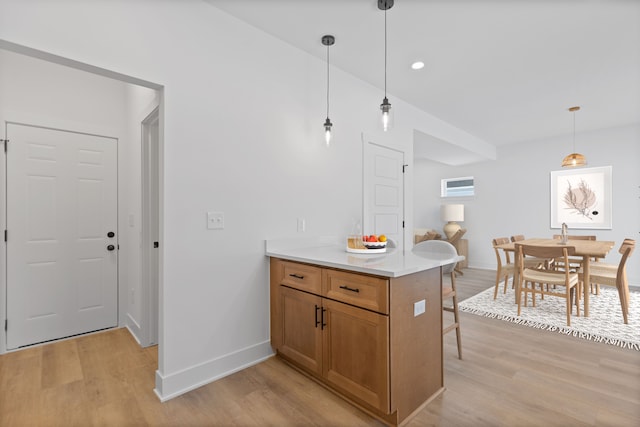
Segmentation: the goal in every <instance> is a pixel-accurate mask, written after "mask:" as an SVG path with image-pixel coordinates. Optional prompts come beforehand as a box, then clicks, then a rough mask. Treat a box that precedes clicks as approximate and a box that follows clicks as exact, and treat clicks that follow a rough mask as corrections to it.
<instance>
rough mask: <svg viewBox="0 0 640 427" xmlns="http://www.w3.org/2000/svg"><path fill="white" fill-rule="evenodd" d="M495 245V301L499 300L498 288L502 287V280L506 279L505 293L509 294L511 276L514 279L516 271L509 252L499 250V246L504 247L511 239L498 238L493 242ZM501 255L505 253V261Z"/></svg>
mask: <svg viewBox="0 0 640 427" xmlns="http://www.w3.org/2000/svg"><path fill="white" fill-rule="evenodd" d="M491 243H492V244H493V250H494V251H495V253H496V287H495V289H494V290H493V299H496V298H498V287H499V285H500V280H501V279H503V278H504V291H503V293H505V294H506V293H507V282H508V280H509V276H511V277H513V275H514V274H513V273H514V271H515V264H514V263H512V262H511V258H510V256H509V252H507V251H503V250H502V249H500V248H498V246H499V245H504V244H506V243H509V239H508V238H506V237H496V238H495V239H493V240H492V241H491ZM501 253H504V260H503V258H502V255H501Z"/></svg>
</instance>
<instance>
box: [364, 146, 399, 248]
mask: <svg viewBox="0 0 640 427" xmlns="http://www.w3.org/2000/svg"><path fill="white" fill-rule="evenodd" d="M363 143H364V148H363V155H364V161H363V172H364V178H363V186H364V189H363V204H364V213H363V230H362V231H363V233H365V234H377V235H380V234H385V235H386V236H387V237H388V238H391V239H393V240H394V241H395V242H396V244H397V246H398V248H401V249H402V248H404V227H403V224H404V172H403V165H404V153H403V152H402V151H398V150H395V149H392V148H389V147H385V146H382V145H378V144H375V143H373V142H371V141H366V140H364V141H363Z"/></svg>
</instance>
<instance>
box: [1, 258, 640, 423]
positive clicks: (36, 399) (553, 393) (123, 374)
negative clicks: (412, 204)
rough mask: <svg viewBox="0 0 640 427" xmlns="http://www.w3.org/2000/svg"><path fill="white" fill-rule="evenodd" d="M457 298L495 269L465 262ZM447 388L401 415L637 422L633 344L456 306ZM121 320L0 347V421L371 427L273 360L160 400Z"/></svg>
mask: <svg viewBox="0 0 640 427" xmlns="http://www.w3.org/2000/svg"><path fill="white" fill-rule="evenodd" d="M464 273H465V274H464V276H461V277H458V279H457V283H458V292H459V294H460V295H461V299H464V298H467V297H468V296H471V295H474V294H476V293H477V292H479V291H482V290H484V289H486V288H488V287H490V286H492V285H493V280H494V279H495V272H491V271H482V270H472V269H466V270H464ZM461 323H462V341H463V350H464V353H463V354H464V360H458V358H457V353H456V343H455V334H447V335H446V336H445V350H444V353H445V387H446V391H445V392H444V393H443V394H442V395H441V396H439V397H438V398H436V399H435V400H434V401H433V402H432V403H431V404H430V405H428V406H427V407H426V408H425V409H424V410H423V411H421V412H420V413H419V414H418V415H417V416H416V417H415V418H414V419H413V420H412V421H411V422H410V423H409V424H408V425H409V426H413V427H417V426H456V427H458V426H638V425H640V352H637V351H631V350H625V349H620V348H617V347H613V346H609V345H605V344H600V343H593V342H590V341H585V340H580V339H577V338H573V337H568V336H564V335H561V334H557V333H553V332H547V331H540V330H537V329H533V328H527V327H524V326H518V325H514V324H511V323H508V322H503V321H499V320H493V319H487V318H484V317H480V316H475V315H472V314H467V313H461ZM156 367H157V350H156V348H154V347H152V348H148V349H142V348H140V347H139V346H138V344H137V343H136V342H135V340H133V338H132V337H131V336H130V335H129V333H128V331H127V330H126V329H116V330H111V331H107V332H103V333H98V334H93V335H86V336H82V337H78V338H75V339H71V340H66V341H60V342H56V343H52V344H47V345H44V346H40V347H35V348H30V349H26V350H22V351H17V352H14V353H9V354H5V355H3V356H0V426H3V427H4V426H11V427H13V426H17V427H22V426H65V427H66V426H194V427H195V426H380V425H381V424H380V423H379V422H378V421H376V420H374V419H372V418H370V417H369V416H367V415H366V414H364V413H362V412H361V411H359V410H357V409H355V408H353V407H352V406H351V405H349V404H348V403H346V402H345V401H343V400H342V399H340V398H339V397H337V396H335V395H334V394H332V393H331V392H329V391H327V390H326V389H324V388H323V387H321V386H319V385H317V384H316V383H315V382H313V381H311V380H309V379H308V378H306V377H305V376H303V375H301V374H300V373H298V372H297V371H295V370H294V369H292V368H290V367H289V366H287V365H286V364H284V363H283V362H282V361H280V360H279V359H277V358H271V359H269V360H267V361H265V362H263V363H260V364H258V365H256V366H253V367H250V368H248V369H245V370H243V371H241V372H238V373H235V374H233V375H230V376H228V377H226V378H223V379H221V380H219V381H216V382H215V383H212V384H209V385H206V386H203V387H201V388H199V389H197V390H194V391H192V392H190V393H187V394H185V395H183V396H180V397H177V398H175V399H172V400H170V401H168V402H166V403H160V402H159V401H158V399H157V397H156V395H155V394H154V393H153V388H154V378H155V369H156Z"/></svg>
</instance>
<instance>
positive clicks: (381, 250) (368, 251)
mask: <svg viewBox="0 0 640 427" xmlns="http://www.w3.org/2000/svg"><path fill="white" fill-rule="evenodd" d="M386 251H387V247H386V246H385V247H384V248H378V249H351V248H350V247H347V252H349V253H352V254H383V253H385V252H386Z"/></svg>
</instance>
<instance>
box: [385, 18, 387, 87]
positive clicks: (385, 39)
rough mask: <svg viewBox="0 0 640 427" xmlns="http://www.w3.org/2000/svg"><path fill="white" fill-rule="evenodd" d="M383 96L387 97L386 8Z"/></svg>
mask: <svg viewBox="0 0 640 427" xmlns="http://www.w3.org/2000/svg"><path fill="white" fill-rule="evenodd" d="M384 97H385V98H386V97H387V9H385V10H384Z"/></svg>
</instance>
